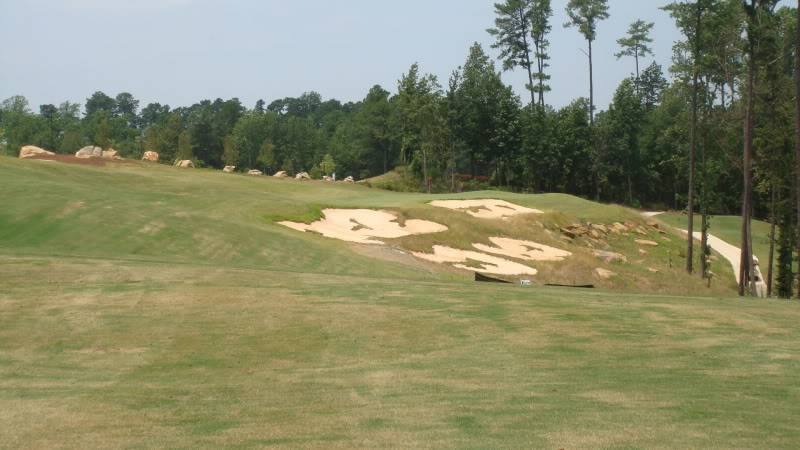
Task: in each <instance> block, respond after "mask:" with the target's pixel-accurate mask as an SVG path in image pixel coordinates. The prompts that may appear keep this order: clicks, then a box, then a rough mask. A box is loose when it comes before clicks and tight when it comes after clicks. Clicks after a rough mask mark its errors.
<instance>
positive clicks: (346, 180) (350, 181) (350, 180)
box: [344, 177, 356, 183]
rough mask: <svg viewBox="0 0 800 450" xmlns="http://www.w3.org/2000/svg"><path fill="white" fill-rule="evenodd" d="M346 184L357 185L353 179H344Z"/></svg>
mask: <svg viewBox="0 0 800 450" xmlns="http://www.w3.org/2000/svg"><path fill="white" fill-rule="evenodd" d="M344 182H345V183H355V182H356V180H355V179H354V178H353V177H347V178H345V179H344Z"/></svg>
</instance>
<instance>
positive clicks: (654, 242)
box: [635, 239, 658, 247]
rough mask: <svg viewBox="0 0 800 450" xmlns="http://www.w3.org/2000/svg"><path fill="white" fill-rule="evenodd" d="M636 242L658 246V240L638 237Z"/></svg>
mask: <svg viewBox="0 0 800 450" xmlns="http://www.w3.org/2000/svg"><path fill="white" fill-rule="evenodd" d="M635 242H636V243H637V244H639V245H645V246H648V247H658V242H656V241H648V240H646V239H636V241H635Z"/></svg>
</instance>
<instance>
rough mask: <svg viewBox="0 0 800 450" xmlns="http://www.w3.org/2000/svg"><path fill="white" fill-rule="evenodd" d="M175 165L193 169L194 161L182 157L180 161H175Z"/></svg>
mask: <svg viewBox="0 0 800 450" xmlns="http://www.w3.org/2000/svg"><path fill="white" fill-rule="evenodd" d="M175 167H181V168H183V169H194V163H193V162H192V160H190V159H183V160H180V161H175Z"/></svg>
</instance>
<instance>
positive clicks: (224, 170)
mask: <svg viewBox="0 0 800 450" xmlns="http://www.w3.org/2000/svg"><path fill="white" fill-rule="evenodd" d="M235 170H236V166H225V168H224V169H222V171H223V172H225V173H233V172H234V171H235Z"/></svg>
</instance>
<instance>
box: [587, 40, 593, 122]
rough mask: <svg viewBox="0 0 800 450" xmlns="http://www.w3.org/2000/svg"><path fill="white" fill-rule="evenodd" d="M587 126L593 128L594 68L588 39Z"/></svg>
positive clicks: (590, 41) (590, 44) (590, 42)
mask: <svg viewBox="0 0 800 450" xmlns="http://www.w3.org/2000/svg"><path fill="white" fill-rule="evenodd" d="M588 41H589V125H590V126H591V127H592V128H594V66H593V65H592V40H591V39H589V40H588Z"/></svg>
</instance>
